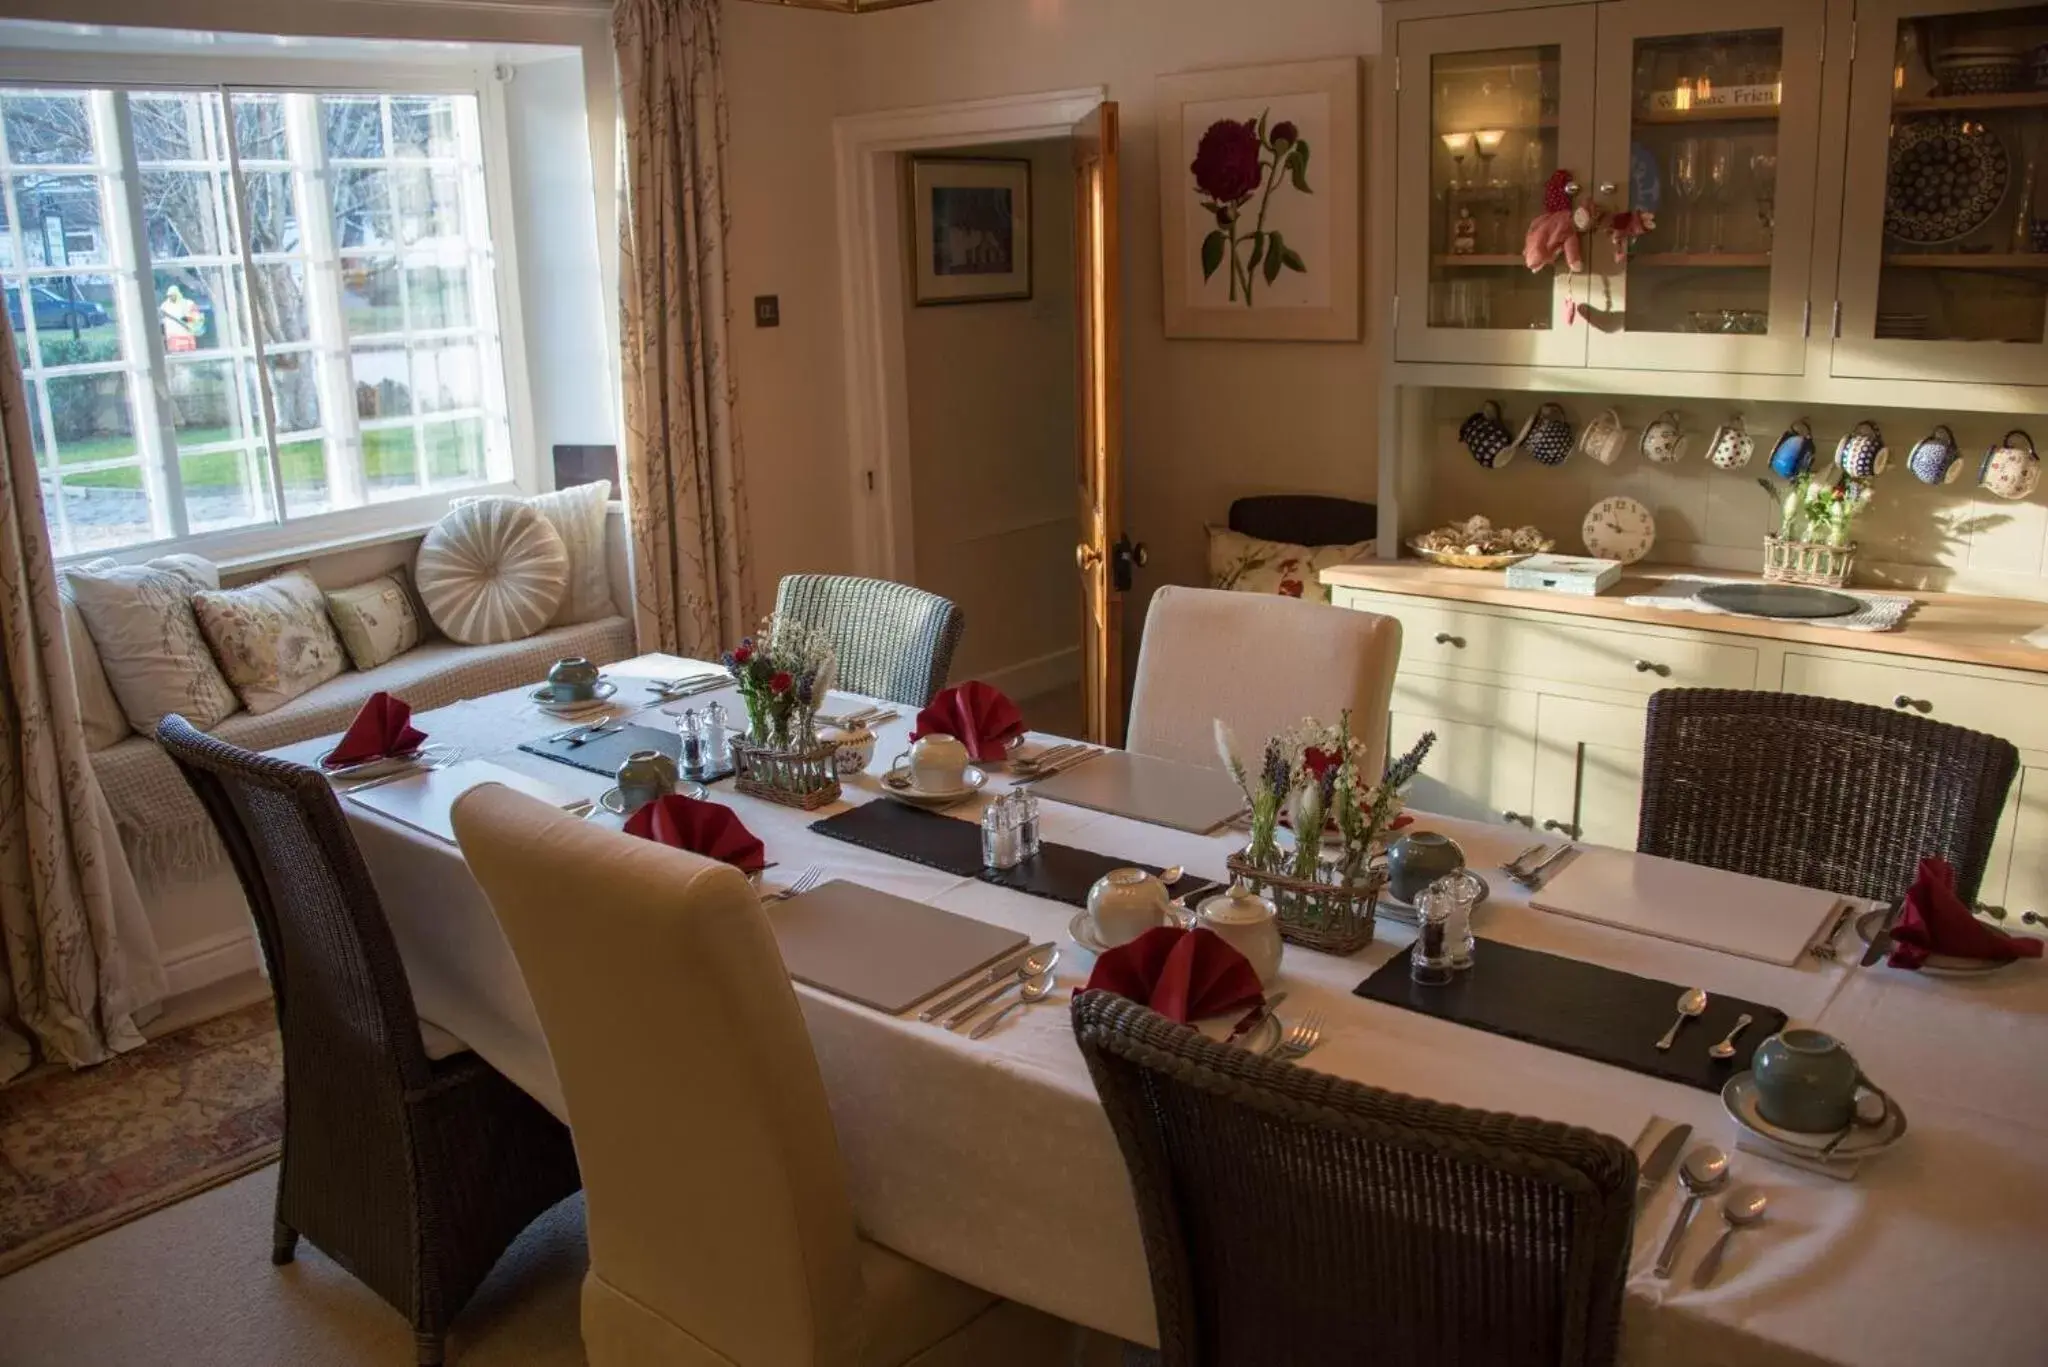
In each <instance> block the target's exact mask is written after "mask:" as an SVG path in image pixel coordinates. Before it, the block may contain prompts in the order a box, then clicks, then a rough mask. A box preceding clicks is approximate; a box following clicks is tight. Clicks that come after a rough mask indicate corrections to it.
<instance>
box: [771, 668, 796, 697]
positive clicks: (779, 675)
mask: <svg viewBox="0 0 2048 1367" xmlns="http://www.w3.org/2000/svg"><path fill="white" fill-rule="evenodd" d="M795 686H796V680H795V679H792V678H790V677H789V671H788V670H786V669H784V670H779V671H777V672H776V675H775V677H774V678H772V679H770V680H769V681H768V691H769V692H770V693H774V694H776V695H778V696H779V695H781V694H784V693H787V692H789V690H790V689H792V688H794V687H795Z"/></svg>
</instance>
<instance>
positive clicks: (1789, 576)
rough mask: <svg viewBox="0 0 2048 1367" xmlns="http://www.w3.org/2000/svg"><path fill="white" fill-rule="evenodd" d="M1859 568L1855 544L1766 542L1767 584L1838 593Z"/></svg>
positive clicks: (1773, 538) (1768, 539)
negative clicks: (1814, 587) (1797, 585)
mask: <svg viewBox="0 0 2048 1367" xmlns="http://www.w3.org/2000/svg"><path fill="white" fill-rule="evenodd" d="M1855 564H1856V543H1855V542H1853V541H1852V542H1850V543H1849V544H1848V545H1846V546H1830V545H1828V544H1826V543H1825V542H1821V541H1787V540H1786V539H1784V538H1783V537H1778V536H1766V537H1765V538H1764V582H1765V583H1767V584H1813V585H1816V586H1818V587H1820V588H1824V589H1838V588H1841V587H1842V586H1843V585H1844V584H1847V583H1848V582H1849V571H1850V570H1851V569H1853V568H1854V567H1855Z"/></svg>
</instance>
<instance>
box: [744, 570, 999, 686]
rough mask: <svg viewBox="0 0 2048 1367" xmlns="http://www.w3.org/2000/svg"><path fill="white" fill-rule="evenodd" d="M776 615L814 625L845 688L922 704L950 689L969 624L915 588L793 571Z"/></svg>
mask: <svg viewBox="0 0 2048 1367" xmlns="http://www.w3.org/2000/svg"><path fill="white" fill-rule="evenodd" d="M775 613H776V615H777V616H778V617H781V618H783V619H784V620H792V619H793V620H796V621H800V622H802V623H804V624H805V625H806V626H811V627H815V628H817V629H819V630H821V631H823V632H825V633H826V634H827V635H829V636H830V637H831V638H832V644H833V645H834V646H835V647H837V649H838V651H839V687H841V688H843V689H845V690H847V691H848V692H849V693H866V694H869V695H871V696H873V697H877V698H887V699H888V700H889V701H890V702H894V703H902V704H903V705H904V706H906V707H923V706H924V705H925V704H926V703H928V702H930V701H931V700H932V694H934V693H936V692H938V691H939V690H940V689H941V688H944V687H945V686H946V675H947V674H948V673H949V672H950V671H951V670H952V668H953V651H954V648H955V647H957V646H958V645H959V644H960V633H961V631H962V630H964V629H965V627H966V625H967V623H966V619H965V617H964V616H963V615H962V614H961V612H960V609H959V608H958V607H957V606H955V605H954V604H953V603H951V602H950V601H948V600H946V599H944V598H941V597H939V596H938V595H937V594H935V593H926V592H925V591H924V590H923V589H914V588H912V587H910V586H909V585H908V584H892V583H890V582H889V581H888V580H886V579H857V578H854V577H853V576H851V575H844V574H792V575H788V576H786V577H785V578H784V579H783V581H782V584H781V586H780V587H779V588H777V589H776V590H775Z"/></svg>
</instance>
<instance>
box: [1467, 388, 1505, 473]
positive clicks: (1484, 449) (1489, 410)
mask: <svg viewBox="0 0 2048 1367" xmlns="http://www.w3.org/2000/svg"><path fill="white" fill-rule="evenodd" d="M1458 440H1459V441H1462V442H1464V443H1465V449H1466V450H1467V451H1470V452H1471V453H1472V459H1474V460H1476V461H1478V462H1479V463H1480V464H1481V465H1483V466H1485V467H1486V468H1487V469H1489V470H1495V469H1498V468H1500V467H1501V466H1503V465H1506V464H1507V463H1508V462H1509V461H1511V460H1513V459H1514V458H1515V434H1514V433H1512V432H1510V431H1508V425H1507V424H1506V423H1505V422H1503V421H1501V416H1500V405H1499V404H1497V403H1495V402H1494V401H1493V400H1492V399H1488V400H1487V401H1486V402H1485V403H1484V404H1481V405H1480V408H1479V411H1478V412H1477V413H1474V414H1473V415H1472V416H1471V417H1469V418H1467V419H1465V421H1464V422H1463V423H1462V424H1460V425H1459V427H1458Z"/></svg>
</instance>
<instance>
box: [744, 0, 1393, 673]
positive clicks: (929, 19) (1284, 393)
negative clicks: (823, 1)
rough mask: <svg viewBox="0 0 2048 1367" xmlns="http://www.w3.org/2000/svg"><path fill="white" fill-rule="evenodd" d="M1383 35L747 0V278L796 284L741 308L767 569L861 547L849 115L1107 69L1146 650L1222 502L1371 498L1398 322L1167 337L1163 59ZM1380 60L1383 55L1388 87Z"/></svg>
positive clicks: (1128, 458) (1307, 8) (1153, 4)
mask: <svg viewBox="0 0 2048 1367" xmlns="http://www.w3.org/2000/svg"><path fill="white" fill-rule="evenodd" d="M1378 46H1379V7H1378V6H1377V5H1374V4H1372V3H1370V2H1369V0H1284V3H1269V4H1265V5H1245V4H1242V3H1231V2H1230V0H934V3H932V4H928V5H915V6H911V7H909V8H906V9H899V10H889V11H883V12H881V13H877V14H871V15H864V16H861V17H858V18H848V17H845V16H838V15H831V14H821V13H813V12H806V11H799V10H791V9H782V8H778V7H775V6H771V5H761V4H752V3H740V2H739V0H729V3H728V5H727V25H726V59H727V67H726V70H727V79H728V83H729V93H730V97H731V102H732V122H733V147H734V151H735V158H734V163H733V168H734V169H733V230H734V247H733V274H734V291H735V297H736V299H737V300H738V301H739V302H740V303H741V304H742V305H744V304H745V303H746V302H747V301H748V300H749V299H750V298H751V297H752V296H753V295H755V294H759V293H769V292H779V293H780V294H782V296H783V317H784V323H783V327H782V329H781V330H780V332H779V333H776V332H764V331H759V330H755V329H753V328H752V327H751V325H750V324H749V323H747V321H746V319H745V318H744V317H741V318H738V319H736V326H737V327H738V328H739V331H740V336H738V337H736V339H735V342H734V355H735V360H736V363H737V364H738V367H739V370H738V375H739V384H740V394H741V411H742V421H743V422H744V423H745V426H746V440H747V448H748V455H749V469H750V471H752V472H753V481H752V486H751V488H752V499H753V505H754V512H755V522H756V527H757V530H756V537H755V547H756V555H755V561H754V564H755V571H756V575H757V577H758V579H759V581H760V583H761V584H763V585H765V586H768V587H769V588H771V589H772V585H773V583H774V580H775V578H776V577H777V576H779V575H780V574H783V573H786V572H788V571H790V570H795V569H803V568H839V567H843V566H845V565H847V564H848V563H850V561H851V559H852V554H853V550H852V545H853V543H852V537H851V534H850V532H849V531H848V526H847V519H846V517H845V513H844V507H845V502H846V500H848V499H850V498H851V497H853V496H854V491H853V490H852V489H850V488H849V487H848V484H849V480H848V476H847V473H846V448H845V442H844V438H843V436H842V434H841V432H840V427H841V425H842V423H841V417H842V413H843V403H844V376H843V373H842V370H841V358H840V356H839V354H838V353H839V347H838V332H837V327H838V321H837V319H836V317H835V316H834V312H835V301H836V297H837V294H836V292H837V288H838V285H837V279H836V256H835V253H836V250H837V244H836V242H835V240H834V237H833V234H834V231H835V227H834V216H833V212H834V211H833V194H832V162H831V155H832V140H831V126H830V125H831V118H832V117H833V116H836V115H838V114H852V113H865V112H871V111H875V110H883V109H896V108H908V107H913V106H918V105H928V104H939V103H946V102H950V101H956V100H967V99H976V98H983V97H987V96H992V95H1004V94H1021V93H1029V92H1034V91H1048V90H1058V89H1066V88H1072V87H1076V86H1087V85H1105V86H1107V87H1108V90H1109V95H1110V98H1112V99H1114V100H1116V101H1118V102H1119V104H1120V105H1121V106H1122V113H1123V128H1124V161H1123V201H1122V210H1123V226H1124V273H1125V301H1126V313H1125V323H1124V338H1125V344H1124V393H1125V442H1124V445H1125V467H1126V473H1125V499H1126V504H1125V506H1126V517H1127V523H1128V526H1129V530H1130V532H1131V534H1132V535H1133V536H1134V537H1136V538H1137V539H1139V540H1141V541H1144V542H1146V543H1148V544H1149V545H1150V547H1151V549H1152V565H1151V567H1150V568H1149V569H1148V570H1145V571H1143V572H1141V574H1140V576H1139V581H1138V587H1137V591H1136V593H1134V594H1133V595H1132V604H1131V626H1132V628H1133V633H1134V634H1133V636H1132V638H1131V641H1132V645H1131V654H1132V655H1133V656H1135V651H1136V636H1135V631H1136V628H1137V626H1138V624H1139V621H1140V620H1141V616H1142V609H1143V603H1144V600H1145V599H1146V598H1148V597H1149V596H1150V594H1151V592H1152V591H1153V590H1154V589H1156V588H1157V587H1158V586H1160V585H1162V584H1168V583H1196V582H1200V581H1201V580H1202V579H1203V578H1204V575H1205V566H1204V557H1205V541H1204V537H1203V532H1202V524H1203V522H1204V521H1205V520H1207V521H1217V522H1220V521H1221V520H1222V518H1223V516H1224V514H1225V512H1226V510H1227V508H1228V506H1229V503H1230V500H1231V499H1232V498H1234V497H1237V496H1239V495H1241V494H1247V493H1258V492H1269V491H1275V490H1305V491H1318V492H1327V493H1334V494H1343V495H1347V496H1350V497H1355V498H1364V499H1371V498H1372V497H1373V496H1374V489H1375V487H1376V477H1377V465H1376V462H1375V455H1374V435H1373V434H1374V427H1375V423H1376V421H1377V419H1376V411H1377V389H1376V385H1377V382H1376V378H1375V376H1376V368H1377V361H1378V345H1377V339H1376V338H1372V339H1369V340H1367V341H1365V342H1361V343H1353V344H1334V343H1321V344H1314V345H1311V344H1305V343H1295V344H1289V343H1274V342H1197V341H1172V342H1169V341H1168V340H1167V339H1166V337H1165V334H1164V329H1163V326H1162V323H1161V289H1162V285H1161V268H1160V255H1159V176H1158V166H1157V162H1156V159H1155V151H1154V149H1155V127H1154V81H1155V78H1156V77H1158V76H1161V75H1164V74H1167V73H1171V72H1180V71H1190V70H1197V69H1200V68H1203V67H1215V66H1237V65H1248V64H1253V63H1259V62H1273V61H1291V60H1297V59H1307V58H1317V57H1331V56H1342V55H1365V54H1370V53H1373V52H1375V51H1377V49H1378ZM1375 79H1377V73H1376V72H1375V71H1372V70H1368V73H1367V78H1366V81H1367V91H1368V104H1369V103H1370V91H1371V88H1372V81H1373V80H1375ZM1369 217H1370V215H1369V214H1368V218H1369ZM1361 250H1363V247H1362V246H1361ZM789 480H800V481H802V483H801V484H800V485H791V484H788V483H785V481H789ZM770 510H774V511H773V512H771V511H770Z"/></svg>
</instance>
